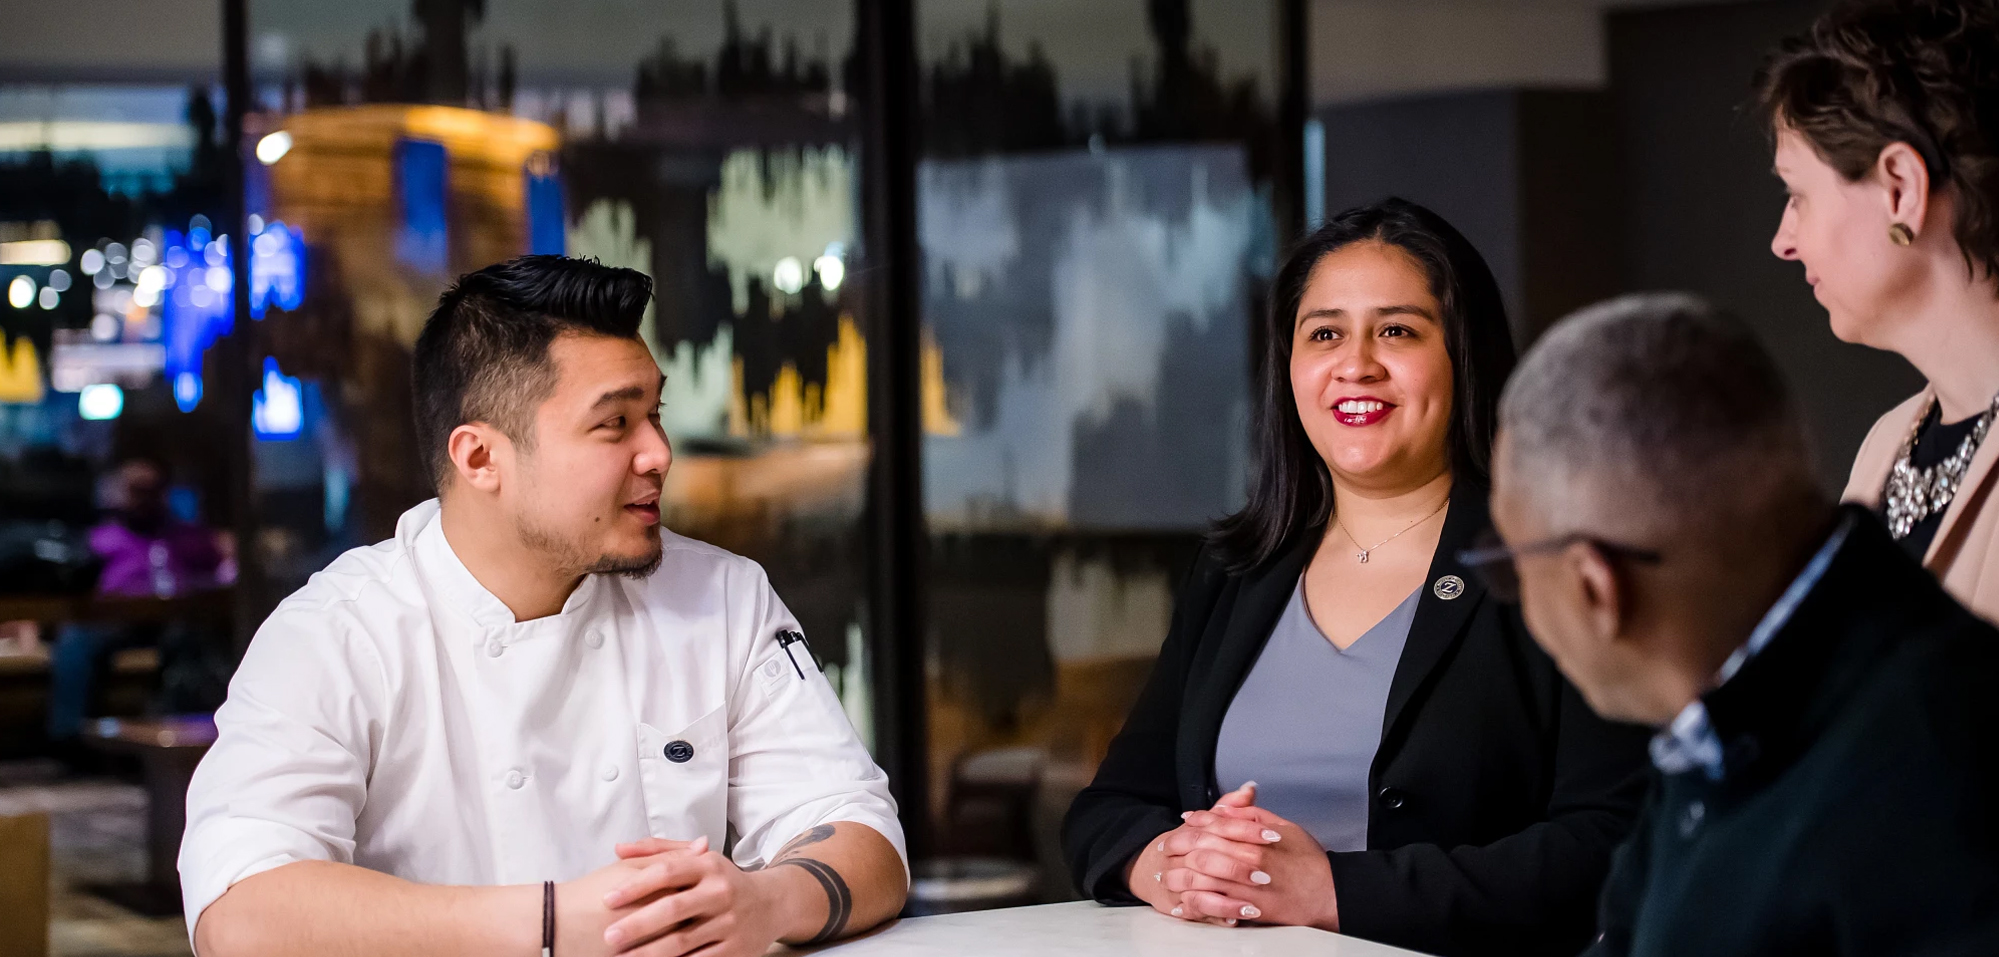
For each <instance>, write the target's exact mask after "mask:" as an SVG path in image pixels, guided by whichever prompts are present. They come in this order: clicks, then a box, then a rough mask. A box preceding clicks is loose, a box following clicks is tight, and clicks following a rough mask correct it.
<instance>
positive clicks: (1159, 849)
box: [1153, 841, 1166, 854]
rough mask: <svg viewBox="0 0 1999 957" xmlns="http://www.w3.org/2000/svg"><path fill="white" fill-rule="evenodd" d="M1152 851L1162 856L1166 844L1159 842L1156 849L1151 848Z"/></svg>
mask: <svg viewBox="0 0 1999 957" xmlns="http://www.w3.org/2000/svg"><path fill="white" fill-rule="evenodd" d="M1153 850H1155V851H1158V852H1159V853H1161V854H1164V853H1166V842H1165V841H1160V842H1159V844H1158V846H1157V847H1154V848H1153Z"/></svg>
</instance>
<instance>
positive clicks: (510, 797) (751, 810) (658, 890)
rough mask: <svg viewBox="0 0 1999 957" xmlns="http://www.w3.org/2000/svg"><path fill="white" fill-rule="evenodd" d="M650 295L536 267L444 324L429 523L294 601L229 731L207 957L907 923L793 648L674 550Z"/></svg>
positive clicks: (834, 736) (727, 571)
mask: <svg viewBox="0 0 1999 957" xmlns="http://www.w3.org/2000/svg"><path fill="white" fill-rule="evenodd" d="M651 294H652V291H651V281H650V280H649V279H647V278H646V277H645V276H644V275H642V274H640V273H637V272H634V271H631V270H627V269H614V268H610V267H606V266H602V265H599V264H597V263H595V262H585V261H581V260H574V259H564V258H562V257H556V256H527V257H522V258H520V259H515V260H512V261H509V262H505V263H501V264H499V265H496V266H492V267H489V268H486V269H483V270H480V271H478V272H475V273H472V274H470V275H467V276H465V277H463V278H462V279H460V280H459V282H458V284H457V285H456V286H455V287H453V288H452V289H451V290H449V291H447V292H446V293H445V294H444V295H443V297H442V298H441V299H440V301H439V303H438V306H437V310H436V312H435V313H433V314H432V315H431V317H430V320H429V321H428V323H427V324H426V325H425V326H424V329H423V333H422V335H421V337H420V338H419V339H418V341H417V346H416V352H415V357H414V382H415V405H416V422H417V441H418V450H417V451H418V452H419V453H420V454H421V456H422V457H423V461H424V462H425V464H426V465H427V466H428V467H429V469H430V471H431V474H432V477H433V478H434V480H435V483H436V486H437V490H438V499H437V500H436V501H431V502H426V503H424V504H422V505H419V506H417V507H415V508H413V509H411V510H410V511H408V512H407V513H405V514H404V515H403V516H402V519H401V521H400V522H399V523H398V524H397V527H396V535H395V537H394V538H393V539H390V540H388V541H385V542H382V543H380V544H378V545H375V546H373V547H369V548H358V549H355V550H353V551H350V552H348V553H347V554H345V555H343V556H341V557H340V558H339V559H337V560H336V561H334V563H333V564H332V565H330V566H328V567H327V568H326V570H325V571H322V572H320V573H319V574H317V575H315V576H313V578H312V580H311V581H310V582H308V583H307V584H306V586H305V587H304V588H302V589H300V590H299V591H298V592H297V593H296V594H293V595H292V596H291V597H290V598H287V599H286V600H285V601H284V602H283V603H282V604H281V605H279V606H278V609H277V610H276V611H275V612H273V613H272V614H271V617H270V619H269V620H267V621H266V622H265V623H264V625H263V627H262V628H261V629H259V630H258V632H257V635H256V638H255V640H253V641H252V642H251V643H250V647H249V651H248V652H247V654H246V655H245V656H244V659H243V662H242V665H241V667H240V668H239V669H238V670H237V672H236V676H235V679H234V680H233V681H232V682H231V683H230V686H229V700H228V702H227V703H226V704H224V705H223V706H222V709H221V710H220V711H218V712H216V715H215V723H216V727H217V729H218V731H219V732H220V737H219V738H218V739H217V741H216V743H215V746H214V748H213V749H212V750H211V751H209V753H208V756H207V757H206V758H205V759H204V760H203V761H202V763H201V767H200V768H199V770H197V771H196V772H195V775H194V781H193V784H192V785H191V786H190V788H189V790H188V799H187V803H188V807H187V821H188V826H187V834H186V838H185V840H184V841H183V842H182V845H181V856H180V872H181V883H182V887H183V893H184V895H185V898H186V900H185V904H186V908H187V920H188V925H189V927H190V928H191V931H190V933H191V934H192V937H193V942H194V945H195V949H196V950H197V952H198V953H199V954H200V955H201V957H237V955H244V957H252V955H254V957H286V955H306V954H310V955H314V957H334V955H349V954H352V955H357V957H358V955H367V957H389V955H404V954H408V955H418V954H421V955H426V957H433V955H451V954H465V955H478V957H494V955H510V954H521V955H531V954H536V953H546V952H547V951H544V949H543V947H544V935H545V934H552V939H550V940H549V943H550V944H552V951H553V955H554V957H584V955H596V954H618V953H634V954H643V955H648V957H652V955H657V957H677V955H682V954H697V955H700V957H735V955H750V954H761V953H763V952H764V951H765V950H766V949H767V948H768V947H769V946H770V945H771V944H772V943H773V942H775V941H780V940H782V941H786V942H807V941H820V940H828V939H832V938H835V937H838V936H841V935H843V934H846V933H852V932H855V931H858V930H862V929H865V928H867V927H870V926H873V925H874V924H876V923H879V922H880V921H882V920H885V919H887V918H888V917H890V916H893V915H894V914H895V913H896V912H897V911H898V910H900V909H901V907H902V903H903V897H904V893H905V891H906V888H907V883H908V870H907V867H906V864H905V862H904V848H903V835H902V829H901V827H900V826H899V825H898V824H897V822H896V809H895V802H894V801H893V799H891V798H890V796H889V791H888V787H887V779H886V778H885V777H884V775H883V774H882V772H881V770H880V769H879V768H877V767H876V766H875V764H874V762H873V761H872V760H871V759H870V758H869V756H868V753H867V751H866V750H865V749H864V748H863V747H862V745H861V742H860V740H859V739H858V738H857V737H856V735H855V733H854V730H853V727H852V726H851V725H850V724H849V723H848V721H847V719H846V716H845V714H844V713H843V712H842V710H841V707H840V702H839V701H838V700H837V699H836V698H835V697H834V694H833V691H832V688H831V687H830V686H829V685H828V684H827V682H826V680H825V678H824V677H822V676H821V675H820V673H819V671H818V669H817V668H816V667H815V666H814V664H813V661H812V657H811V653H810V650H809V646H807V645H805V644H803V643H802V641H800V640H799V637H798V624H797V622H796V621H794V620H793V618H792V616H791V614H790V612H788V611H786V610H785V607H784V604H783V602H781V601H779V600H778V597H777V595H776V594H775V593H774V592H773V591H772V590H771V586H770V583H769V581H768V580H767V579H766V578H765V577H764V572H763V569H762V568H760V567H758V566H757V564H756V563H754V562H751V561H749V560H748V559H745V558H741V557H738V556H736V555H733V554H730V553H729V552H726V551H723V550H722V549H719V548H715V547H713V546H711V545H706V544H703V543H701V542H696V541H692V540H689V539H686V538H682V537H680V536H678V535H675V534H673V533H672V532H668V531H663V530H662V529H661V528H660V527H659V498H660V489H661V483H662V480H663V477H664V476H665V474H666V470H667V467H668V465H669V463H670V461H671V459H672V452H671V450H670V449H669V448H668V446H667V441H666V436H665V433H664V432H662V431H661V429H660V425H659V406H660V385H661V376H660V373H659V368H658V367H657V366H656V365H655V364H654V361H653V358H652V355H651V353H650V352H649V351H648V350H647V348H646V345H645V343H644V342H642V341H641V340H640V339H639V335H638V328H639V320H640V317H641V316H642V314H643V313H644V311H645V308H646V304H647V302H648V301H649V300H650V298H651ZM725 849H726V851H727V854H726V856H725V854H724V851H725ZM545 882H554V883H552V884H547V883H545ZM551 902H552V910H548V911H546V912H545V905H547V904H550V903H551Z"/></svg>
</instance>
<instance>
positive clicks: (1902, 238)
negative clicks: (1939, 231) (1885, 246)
mask: <svg viewBox="0 0 1999 957" xmlns="http://www.w3.org/2000/svg"><path fill="white" fill-rule="evenodd" d="M1888 241H1889V242H1891V243H1894V244H1895V245H1897V246H1907V245H1908V244H1910V243H1912V242H1915V241H1916V234H1915V231H1914V230H1911V229H1910V228H1909V227H1908V226H1906V225H1904V224H1902V223H1894V224H1891V225H1890V226H1889V227H1888Z"/></svg>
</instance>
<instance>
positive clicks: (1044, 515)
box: [918, 0, 1275, 898]
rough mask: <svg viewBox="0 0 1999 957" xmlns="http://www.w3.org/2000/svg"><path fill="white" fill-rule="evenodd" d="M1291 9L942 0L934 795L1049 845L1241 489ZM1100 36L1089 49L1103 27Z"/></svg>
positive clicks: (934, 173) (930, 57) (936, 188)
mask: <svg viewBox="0 0 1999 957" xmlns="http://www.w3.org/2000/svg"><path fill="white" fill-rule="evenodd" d="M1272 13H1273V11H1272V10H1271V9H1270V8H1269V7H1268V6H1267V5H1263V4H1256V5H1252V6H1251V8H1250V9H1247V10H1245V9H1243V7H1242V5H1240V4H1236V5H1233V6H1231V7H1229V8H1228V10H1226V11H1224V10H1222V9H1220V8H1218V7H1216V6H1214V5H1211V4H1205V3H1198V4H1197V3H1189V2H1186V0H1149V2H1146V3H1139V2H1136V0H1131V2H1120V3H1100V4H1087V5H1075V4H1066V5H1055V4H1047V3H1036V2H1029V0H1020V2H1013V3H998V4H987V3H979V4H976V5H973V4H968V3H964V2H960V0H926V2H924V3H923V4H921V5H920V10H919V20H920V21H921V22H922V23H923V24H924V31H925V36H924V46H925V49H924V56H925V60H924V63H923V71H924V79H925V89H924V94H925V100H924V115H925V124H926V125H925V128H924V131H923V139H924V143H925V148H926V159H925V160H924V161H923V162H922V164H921V166H920V168H919V170H918V228H919V231H920V239H921V243H922V250H923V278H924V289H923V309H924V319H925V323H926V326H927V328H928V334H929V338H930V340H931V341H930V342H927V343H926V347H927V348H926V352H925V372H926V376H925V379H926V381H925V383H924V385H925V390H924V395H925V406H926V408H925V415H924V423H925V432H926V439H925V443H924V459H923V466H924V511H925V516H926V519H927V521H928V523H929V530H930V535H931V556H930V569H929V571H930V574H931V576H932V577H931V586H930V589H931V640H930V643H929V646H928V654H929V656H930V668H929V672H930V676H931V677H930V687H929V689H928V696H929V697H928V702H929V715H930V722H931V742H930V750H931V754H930V761H931V765H932V767H933V769H934V779H933V782H932V785H933V786H932V789H931V794H930V795H929V797H930V801H931V811H932V814H933V815H934V819H935V820H936V821H937V824H938V827H937V831H938V833H939V835H940V845H941V849H942V850H943V851H944V852H946V853H953V854H973V855H989V856H1003V857H1013V858H1017V859H1021V860H1027V861H1034V862H1036V863H1037V864H1039V865H1040V867H1041V870H1042V872H1043V874H1044V877H1043V880H1042V881H1041V884H1040V887H1039V889H1038V894H1039V895H1040V896H1042V897H1045V898H1057V897H1066V896H1069V895H1070V894H1071V893H1072V891H1071V889H1070V888H1069V887H1068V882H1067V878H1066V877H1065V876H1062V874H1061V872H1060V867H1059V865H1058V864H1056V857H1057V854H1056V849H1055V846H1054V845H1055V834H1054V829H1055V824H1056V823H1057V822H1058V821H1059V819H1060V816H1061V813H1062V811H1063V809H1064V808H1065V807H1066V805H1067V802H1068V798H1069V796H1070V795H1072V794H1073V793H1074V791H1075V790H1076V789H1077V788H1079V787H1080V786H1081V785H1082V784H1083V783H1085V782H1086V781H1087V779H1088V777H1089V776H1090V775H1091V774H1092V773H1093V772H1094V771H1095V768H1096V764H1097V762H1098V761H1099V760H1100V759H1101V757H1102V754H1103V751H1104V749H1105V747H1106V746H1107V745H1108V743H1109V739H1110V737H1111V736H1112V735H1113V734H1115V733H1116V731H1117V728H1118V727H1119V725H1120V724H1121V723H1122V719H1123V716H1124V712H1125V711H1126V709H1127V708H1128V706H1129V704H1130V702H1131V700H1132V699H1133V698H1134V697H1135V696H1136V694H1137V692H1138V687H1139V684H1140V682H1141V681H1142V679H1143V677H1144V675H1145V673H1146V671H1147V670H1148V668H1149V666H1150V662H1151V658H1152V656H1153V655H1154V654H1155V653H1156V651H1157V649H1158V646H1159V641H1160V639H1161V638H1162V637H1163V636H1164V634H1165V630H1166V621H1167V618H1168V617H1169V616H1170V614H1171V610H1172V600H1173V587H1174V586H1175V585H1176V584H1177V583H1178V581H1179V577H1178V576H1179V575H1180V573H1182V572H1183V571H1184V570H1185V568H1186V566H1187V564H1188V563H1189V562H1190V561H1191V559H1192V556H1193V553H1194V551H1195V549H1196V548H1198V546H1199V536H1200V533H1201V531H1202V530H1203V529H1204V528H1205V526H1206V524H1207V523H1208V522H1209V521H1210V520H1212V519H1213V518H1215V517H1217V516H1219V515H1222V514H1224V513H1226V512H1228V511H1230V510H1232V509H1233V508H1234V507H1235V506H1236V505H1237V504H1238V503H1239V501H1240V499H1241V496H1242V494H1243V488H1242V486H1243V473H1244V466H1245V461H1244V460H1245V455H1246V449H1245V445H1244V442H1245V439H1244V436H1245V433H1246V427H1247V418H1248V370H1247V359H1246V356H1247V351H1248V341H1247V339H1248V330H1249V327H1250V323H1249V318H1250V316H1251V314H1252V310H1253V309H1254V308H1255V304H1256V302H1257V301H1258V299H1259V297H1260V296H1261V294H1262V290H1263V282H1264V274H1265V272H1266V271H1267V265H1268V263H1269V261H1270V259H1271V249H1272V245H1273V244H1272V238H1271V229H1272V227H1271V221H1270V212H1269V200H1268V197H1269V186H1268V184H1269V177H1270V172H1269V167H1270V162H1269V158H1268V144H1269V142H1270V141H1271V139H1272V129H1271V123H1272V119H1271V117H1272V116H1273V110H1272V107H1271V101H1272V91H1271V86H1270V83H1269V75H1270V73H1269V70H1268V68H1267V64H1266V63H1264V61H1263V58H1262V54H1263V53H1264V51H1269V50H1274V49H1275V43H1274V39H1273V37H1272V36H1271V30H1272V25H1273V20H1272ZM1080 37H1087V38H1088V42H1086V43H1085V42H1081V40H1080V39H1079V38H1080Z"/></svg>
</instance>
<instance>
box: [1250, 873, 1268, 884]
mask: <svg viewBox="0 0 1999 957" xmlns="http://www.w3.org/2000/svg"><path fill="white" fill-rule="evenodd" d="M1249 882H1250V883H1252V884H1268V883H1270V875H1269V874H1265V873H1264V872H1262V871H1251V872H1250V875H1249Z"/></svg>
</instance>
